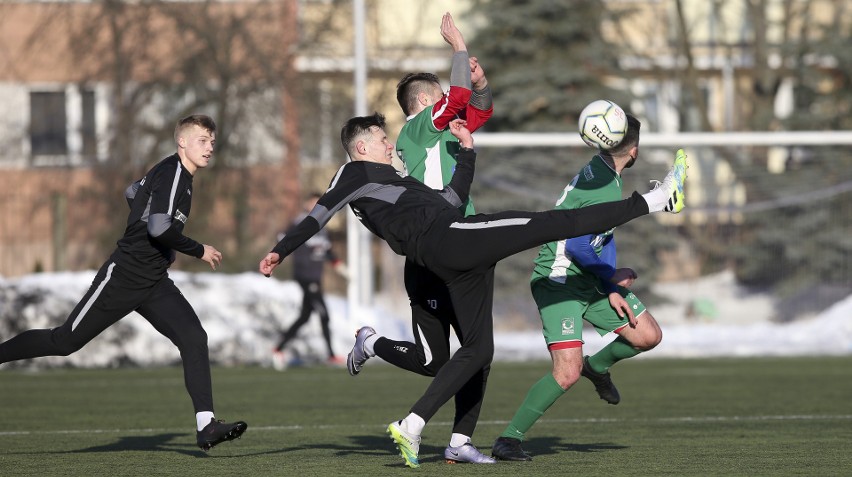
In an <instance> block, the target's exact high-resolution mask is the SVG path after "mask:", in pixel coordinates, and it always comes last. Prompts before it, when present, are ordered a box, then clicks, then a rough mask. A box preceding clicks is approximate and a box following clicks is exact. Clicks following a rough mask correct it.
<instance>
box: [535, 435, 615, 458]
mask: <svg viewBox="0 0 852 477" xmlns="http://www.w3.org/2000/svg"><path fill="white" fill-rule="evenodd" d="M523 447H524V450H525V451H527V452H529V453H530V455H532V456H533V457H535V456H537V455H551V454H558V453H560V452H580V453H586V452H603V451H613V450H621V449H627V448H628V446H623V445H616V444H611V443H605V442H593V443H578V442H563V438H561V437H536V438H533V439H530V440H528V441H525V442H524V444H523Z"/></svg>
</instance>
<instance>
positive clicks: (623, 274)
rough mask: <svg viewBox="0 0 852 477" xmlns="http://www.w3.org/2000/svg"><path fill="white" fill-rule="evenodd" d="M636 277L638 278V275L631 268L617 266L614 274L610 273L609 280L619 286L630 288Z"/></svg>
mask: <svg viewBox="0 0 852 477" xmlns="http://www.w3.org/2000/svg"><path fill="white" fill-rule="evenodd" d="M637 278H639V275H637V274H636V272H634V271H633V269H632V268H619V269H616V270H615V274H613V275H612V278H610V279H609V281H610V282H612V283H615V284H616V285H618V286H620V287H624V288H630V287H631V286H633V282H634V281H636V279H637Z"/></svg>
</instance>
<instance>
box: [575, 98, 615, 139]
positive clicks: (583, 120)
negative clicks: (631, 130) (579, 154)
mask: <svg viewBox="0 0 852 477" xmlns="http://www.w3.org/2000/svg"><path fill="white" fill-rule="evenodd" d="M579 128H580V137H581V138H583V142H585V143H586V144H588V145H589V146H590V147H596V148H600V149H611V148H613V147H615V146H617V145H618V143H620V142H621V140H622V139H624V133H625V132H626V131H627V116H626V115H625V114H624V110H623V109H621V107H619V106H618V105H617V104H615V103H613V102H612V101H608V100H606V99H599V100H597V101H593V102H591V103H589V105H588V106H586V107H585V108H583V111H582V112H581V113H580V122H579Z"/></svg>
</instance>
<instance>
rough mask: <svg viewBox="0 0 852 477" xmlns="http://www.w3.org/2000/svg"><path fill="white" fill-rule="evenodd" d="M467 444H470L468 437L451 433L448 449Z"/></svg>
mask: <svg viewBox="0 0 852 477" xmlns="http://www.w3.org/2000/svg"><path fill="white" fill-rule="evenodd" d="M468 442H470V437H468V436H466V435H464V434H459V433H457V432H453V435H452V437H450V447H461V446H463V445H465V444H467V443H468Z"/></svg>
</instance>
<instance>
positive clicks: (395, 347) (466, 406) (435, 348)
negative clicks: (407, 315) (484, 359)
mask: <svg viewBox="0 0 852 477" xmlns="http://www.w3.org/2000/svg"><path fill="white" fill-rule="evenodd" d="M489 273H490V275H491V277H488V279H489V280H491V281H492V283H493V273H494V269H493V268H492V269H491V270H490V272H489ZM492 288H493V284H492ZM405 290H406V291H407V292H408V297H409V300H410V302H411V329H412V332H413V333H414V343H412V342H410V341H394V340H390V339H388V338H384V337H382V338H379V339H378V341H376V344H375V347H374V348H375V351H376V355H377V356H378V357H380V358H382V359H383V360H385V361H387V362H388V363H391V364H393V365H394V366H397V367H399V368H402V369H406V370H409V371H412V372H414V373H417V374H420V375H423V376H435V375H436V374H437V373H438V370H440V369H441V367H442V366H443V365H444V364H445V363H446V362H447V361H448V360H449V359H450V329H451V328H452V329H453V331H454V332H455V334H456V337H457V338H458V339H459V342H460V343H462V342H464V341H465V339H464V334H463V331H462V327H461V326H460V325H459V322H458V318H457V317H456V313H455V310H454V309H453V303H452V299H451V298H450V292H449V290H448V289H447V284H446V283H444V281H443V280H442V279H441V278H440V277H438V276H437V275H435V274H434V273H432V272H431V271H429V269H427V268H425V267H422V266H420V265H417V264H416V263H414V262H412V261H410V260H406V262H405ZM490 370H491V366H490V365H486V366H484V367H483V368H482V369H481V370H480V371H479V372H477V373H475V374H474V375H473V376H472V377H471V379H470V380H469V381H468V382H467V383H466V384H465V385H464V386H463V387H462V388H461V389H460V390H459V392H458V393H456V395H455V406H456V414H455V418H454V425H453V432H456V433H459V434H463V435H466V436H473V432H474V430H475V429H476V423H477V421H478V420H479V412H480V409H481V408H482V399H483V397H484V396H485V383H486V381H487V379H488V373H489V371H490Z"/></svg>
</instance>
